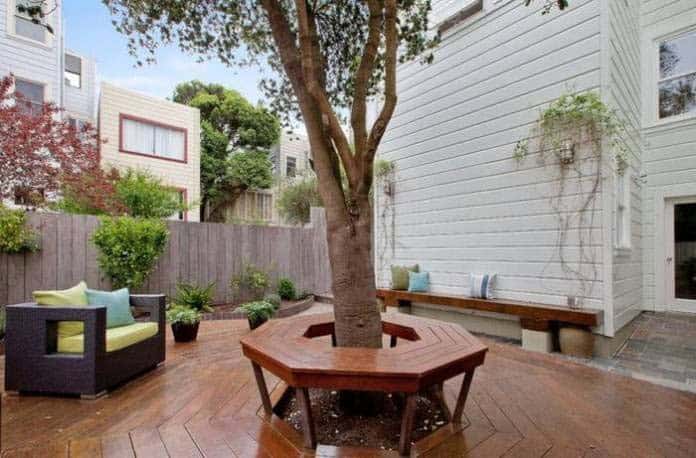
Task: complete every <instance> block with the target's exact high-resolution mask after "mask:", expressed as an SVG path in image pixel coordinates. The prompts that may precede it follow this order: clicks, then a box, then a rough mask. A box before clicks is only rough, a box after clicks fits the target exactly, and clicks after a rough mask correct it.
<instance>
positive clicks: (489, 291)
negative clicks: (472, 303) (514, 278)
mask: <svg viewBox="0 0 696 458" xmlns="http://www.w3.org/2000/svg"><path fill="white" fill-rule="evenodd" d="M495 276H496V274H474V273H471V274H469V284H470V285H471V292H470V293H469V295H470V296H471V297H476V298H480V299H492V298H493V282H494V281H495Z"/></svg>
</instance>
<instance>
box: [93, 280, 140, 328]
mask: <svg viewBox="0 0 696 458" xmlns="http://www.w3.org/2000/svg"><path fill="white" fill-rule="evenodd" d="M85 293H86V294H87V303H88V304H89V305H105V306H106V327H107V328H109V329H110V328H117V327H119V326H128V325H129V324H133V323H135V318H133V314H132V313H131V308H130V293H129V292H128V288H122V289H118V290H116V291H99V290H96V289H89V288H88V289H87V291H86V292H85Z"/></svg>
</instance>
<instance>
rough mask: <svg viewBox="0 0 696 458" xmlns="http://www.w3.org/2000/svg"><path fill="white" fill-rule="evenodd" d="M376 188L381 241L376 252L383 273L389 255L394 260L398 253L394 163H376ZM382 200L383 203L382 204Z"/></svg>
mask: <svg viewBox="0 0 696 458" xmlns="http://www.w3.org/2000/svg"><path fill="white" fill-rule="evenodd" d="M374 176H375V186H374V188H373V189H374V190H375V191H374V193H373V196H374V198H375V200H376V204H377V205H376V206H375V208H378V209H379V215H378V224H379V227H380V230H379V240H376V243H375V248H376V249H375V252H376V255H377V263H378V265H377V270H378V272H383V271H384V270H385V269H386V268H387V267H388V266H387V265H386V264H387V259H388V257H387V253H388V252H389V254H390V258H392V259H393V258H394V254H395V251H396V247H395V232H396V217H395V212H394V193H395V184H394V181H395V176H396V166H395V165H394V163H393V162H391V161H387V160H385V159H379V160H377V161H375V165H374ZM380 199H382V200H383V201H382V202H380Z"/></svg>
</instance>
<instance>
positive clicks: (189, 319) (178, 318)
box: [167, 304, 201, 324]
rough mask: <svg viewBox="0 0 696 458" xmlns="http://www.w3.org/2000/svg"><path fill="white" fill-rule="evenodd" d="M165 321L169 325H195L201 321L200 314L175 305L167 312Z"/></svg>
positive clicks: (191, 309)
mask: <svg viewBox="0 0 696 458" xmlns="http://www.w3.org/2000/svg"><path fill="white" fill-rule="evenodd" d="M167 321H169V322H170V323H171V324H196V323H198V322H199V321H201V312H199V311H198V310H196V309H193V308H191V307H186V306H184V305H180V304H176V305H174V306H172V307H171V308H170V309H169V310H167Z"/></svg>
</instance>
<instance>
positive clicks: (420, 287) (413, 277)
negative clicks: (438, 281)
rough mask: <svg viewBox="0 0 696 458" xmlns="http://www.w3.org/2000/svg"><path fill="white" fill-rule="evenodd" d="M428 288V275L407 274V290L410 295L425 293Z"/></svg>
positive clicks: (422, 273) (424, 273)
mask: <svg viewBox="0 0 696 458" xmlns="http://www.w3.org/2000/svg"><path fill="white" fill-rule="evenodd" d="M429 288H430V274H429V273H428V272H409V273H408V290H409V291H410V292H412V293H425V292H427V291H428V289H429Z"/></svg>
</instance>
